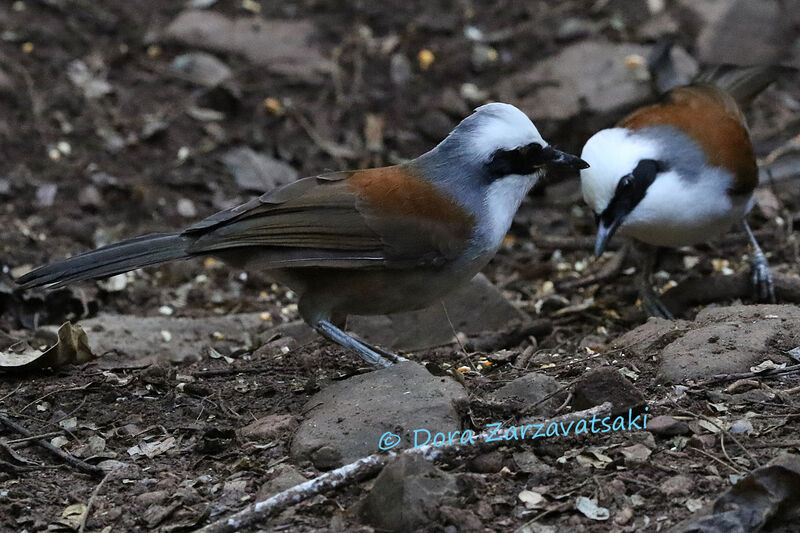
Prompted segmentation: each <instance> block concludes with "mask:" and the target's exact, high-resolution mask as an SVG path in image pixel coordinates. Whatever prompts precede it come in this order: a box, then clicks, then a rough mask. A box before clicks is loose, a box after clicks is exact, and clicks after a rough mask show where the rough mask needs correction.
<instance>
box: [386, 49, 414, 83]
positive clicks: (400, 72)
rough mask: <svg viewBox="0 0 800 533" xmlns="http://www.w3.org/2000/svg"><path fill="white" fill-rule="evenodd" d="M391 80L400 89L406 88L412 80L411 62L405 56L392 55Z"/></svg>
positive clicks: (390, 61) (390, 64) (390, 60)
mask: <svg viewBox="0 0 800 533" xmlns="http://www.w3.org/2000/svg"><path fill="white" fill-rule="evenodd" d="M389 78H390V79H391V80H392V83H394V84H395V85H397V86H399V87H403V86H405V85H406V84H407V83H408V80H410V79H411V61H409V60H408V58H407V57H406V56H405V55H404V54H400V53H397V54H392V57H391V59H389Z"/></svg>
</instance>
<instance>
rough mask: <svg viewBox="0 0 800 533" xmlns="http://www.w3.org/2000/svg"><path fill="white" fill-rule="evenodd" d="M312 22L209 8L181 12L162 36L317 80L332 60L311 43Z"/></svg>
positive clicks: (313, 35) (325, 71)
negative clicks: (238, 15) (224, 12)
mask: <svg viewBox="0 0 800 533" xmlns="http://www.w3.org/2000/svg"><path fill="white" fill-rule="evenodd" d="M315 35H316V28H315V27H314V25H313V24H312V23H311V22H309V21H306V20H278V19H265V18H262V17H241V18H236V19H229V18H227V17H225V16H224V15H222V14H220V13H216V12H213V11H192V10H189V11H184V12H183V13H181V14H179V15H178V16H177V17H176V18H175V20H173V21H172V22H171V23H170V24H169V26H167V28H166V29H165V30H164V32H163V38H164V39H165V40H168V41H173V42H178V43H180V44H183V45H186V46H191V47H198V48H204V49H206V50H212V51H216V52H226V53H235V54H241V55H242V56H244V57H245V58H247V59H248V60H249V61H251V62H252V63H254V64H256V65H259V66H262V67H264V68H265V69H266V70H268V71H271V72H274V73H277V74H283V75H287V76H291V77H295V78H300V79H302V80H304V81H318V80H319V79H320V75H321V74H326V73H329V72H331V71H332V69H333V63H332V62H331V61H329V60H328V59H325V58H324V57H323V56H322V54H321V53H320V52H319V50H317V49H316V48H315V47H314V46H313V45H312V41H313V40H314V38H315Z"/></svg>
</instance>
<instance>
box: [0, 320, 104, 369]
mask: <svg viewBox="0 0 800 533" xmlns="http://www.w3.org/2000/svg"><path fill="white" fill-rule="evenodd" d="M15 346H16V347H17V348H16V349H15ZM94 358H95V355H94V354H93V353H92V350H91V349H90V348H89V339H88V337H87V336H86V332H85V331H83V329H82V328H81V327H80V326H77V325H73V324H72V323H70V322H65V323H64V324H63V325H62V326H61V327H60V328H58V341H57V342H56V343H55V344H54V345H53V346H51V347H49V348H47V349H46V350H44V351H42V350H40V349H38V348H33V347H31V346H29V345H27V343H24V344H20V343H17V344H15V345H14V346H12V347H10V348H9V349H8V350H6V351H3V352H0V368H4V369H6V370H29V369H33V368H47V367H56V366H62V365H69V364H77V363H85V362H87V361H91V360H92V359H94Z"/></svg>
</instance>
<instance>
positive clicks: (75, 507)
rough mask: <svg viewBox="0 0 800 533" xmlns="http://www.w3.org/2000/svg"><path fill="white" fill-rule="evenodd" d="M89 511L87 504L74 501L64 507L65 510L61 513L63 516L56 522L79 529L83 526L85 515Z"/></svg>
mask: <svg viewBox="0 0 800 533" xmlns="http://www.w3.org/2000/svg"><path fill="white" fill-rule="evenodd" d="M87 511H88V508H87V507H86V504H84V503H73V504H72V505H68V506H67V508H66V509H64V512H62V513H61V518H59V519H58V520H57V521H56V523H57V524H60V525H63V526H66V527H68V528H70V529H72V530H74V531H77V529H78V528H79V527H80V526H81V522H82V521H83V516H84V515H85V514H86V512H87Z"/></svg>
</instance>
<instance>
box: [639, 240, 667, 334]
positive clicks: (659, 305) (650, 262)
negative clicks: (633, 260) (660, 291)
mask: <svg viewBox="0 0 800 533" xmlns="http://www.w3.org/2000/svg"><path fill="white" fill-rule="evenodd" d="M637 248H638V249H639V251H640V252H641V253H642V254H643V255H644V257H643V259H642V261H641V264H642V268H641V271H640V272H639V275H638V276H637V280H636V283H637V285H638V289H639V298H640V299H641V300H642V308H643V309H644V312H645V313H646V314H647V316H655V317H658V318H666V319H667V320H675V317H674V316H673V314H672V312H670V310H669V309H667V306H665V305H664V304H663V302H662V301H661V300H660V299H659V298H658V296H657V295H656V293H655V291H654V290H653V285H652V283H651V278H652V276H653V269H654V268H655V263H656V258H657V251H658V249H657V248H655V247H653V246H647V245H640V246H637Z"/></svg>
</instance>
